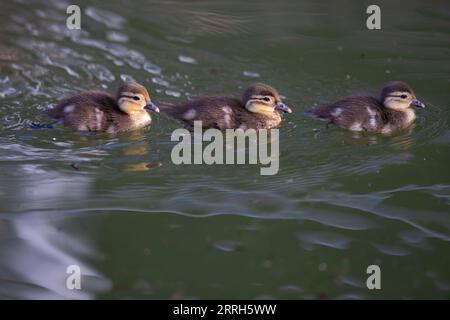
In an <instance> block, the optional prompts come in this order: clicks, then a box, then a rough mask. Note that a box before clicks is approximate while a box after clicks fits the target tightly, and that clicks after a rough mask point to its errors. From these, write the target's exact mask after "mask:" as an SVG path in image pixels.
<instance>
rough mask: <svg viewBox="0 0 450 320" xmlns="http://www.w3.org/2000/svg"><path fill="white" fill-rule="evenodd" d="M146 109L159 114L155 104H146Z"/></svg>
mask: <svg viewBox="0 0 450 320" xmlns="http://www.w3.org/2000/svg"><path fill="white" fill-rule="evenodd" d="M144 109H147V110H150V111H154V112H159V108H158V107H157V106H156V104H154V103H153V102H150V103H148V104H146V105H145V107H144Z"/></svg>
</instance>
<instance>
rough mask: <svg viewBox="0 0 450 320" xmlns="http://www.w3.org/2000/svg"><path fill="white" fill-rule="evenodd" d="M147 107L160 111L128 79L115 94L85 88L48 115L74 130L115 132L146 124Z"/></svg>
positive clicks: (146, 95) (63, 101)
mask: <svg viewBox="0 0 450 320" xmlns="http://www.w3.org/2000/svg"><path fill="white" fill-rule="evenodd" d="M146 109H147V110H152V111H155V112H159V109H158V107H156V106H155V105H154V104H153V103H152V102H151V99H150V96H149V94H148V92H147V89H145V87H144V86H142V85H140V84H138V83H134V82H127V83H124V84H122V85H121V86H120V87H119V88H118V89H117V92H116V96H115V97H113V96H112V95H111V94H109V93H107V92H102V91H84V92H80V93H78V94H76V95H74V96H72V97H69V98H67V99H64V100H62V101H61V102H60V103H59V104H58V105H56V106H55V107H54V108H51V109H49V110H48V111H47V114H48V115H49V116H50V117H52V118H55V119H58V120H60V121H61V122H62V123H63V124H64V125H66V126H68V127H70V128H71V129H73V130H77V131H105V132H108V133H118V132H124V131H129V130H135V129H139V128H142V127H145V126H148V125H149V124H150V123H151V121H152V119H151V117H150V115H149V114H148V112H147V111H146Z"/></svg>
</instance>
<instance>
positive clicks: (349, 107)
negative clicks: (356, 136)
mask: <svg viewBox="0 0 450 320" xmlns="http://www.w3.org/2000/svg"><path fill="white" fill-rule="evenodd" d="M312 114H313V115H314V116H316V117H318V118H320V119H327V120H329V121H330V122H331V123H333V124H336V125H338V126H339V127H342V128H346V129H349V130H353V131H363V130H369V131H373V130H377V129H378V127H379V126H380V125H382V123H383V106H382V105H381V103H380V102H379V101H378V100H377V99H376V98H374V97H370V96H352V97H348V98H345V99H342V100H339V101H336V102H333V103H331V104H329V105H325V106H322V107H318V108H316V109H314V110H312Z"/></svg>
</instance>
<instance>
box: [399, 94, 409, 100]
mask: <svg viewBox="0 0 450 320" xmlns="http://www.w3.org/2000/svg"><path fill="white" fill-rule="evenodd" d="M407 97H408V96H407V95H406V94H402V95H401V96H400V98H402V99H406V98H407Z"/></svg>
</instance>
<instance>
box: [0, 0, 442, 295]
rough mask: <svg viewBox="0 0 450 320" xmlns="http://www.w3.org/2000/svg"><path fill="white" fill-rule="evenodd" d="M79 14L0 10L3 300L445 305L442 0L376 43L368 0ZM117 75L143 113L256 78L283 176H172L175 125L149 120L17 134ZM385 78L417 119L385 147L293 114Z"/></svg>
mask: <svg viewBox="0 0 450 320" xmlns="http://www.w3.org/2000/svg"><path fill="white" fill-rule="evenodd" d="M78 3H79V5H80V6H81V9H82V20H81V24H82V29H81V30H80V31H71V30H68V29H66V27H65V19H66V17H67V16H66V14H65V10H66V8H67V6H68V5H69V4H70V3H69V2H65V1H56V0H54V1H30V2H28V1H19V0H17V1H3V2H2V3H1V4H0V30H1V31H0V177H1V183H0V199H1V201H0V239H1V242H0V297H1V298H6V299H9V298H33V299H44V298H58V299H60V298H78V299H88V298H97V299H99V298H100V299H104V298H120V299H125V298H150V299H153V298H181V299H185V298H186V299H187V298H249V299H252V298H274V299H285V298H290V299H298V298H313V299H315V298H327V299H334V298H447V299H448V298H450V271H449V270H450V255H449V252H450V210H449V207H450V206H449V204H450V203H449V200H450V179H449V178H450V175H449V171H448V163H449V160H450V149H449V142H450V130H449V126H448V124H449V120H450V118H449V111H448V110H449V109H448V106H449V105H450V91H449V85H450V76H449V75H450V63H449V56H450V41H449V40H450V37H449V34H450V4H449V3H448V2H447V1H433V2H430V1H425V0H422V1H419V0H414V1H409V2H408V5H407V6H405V5H404V3H403V2H392V1H389V2H388V1H382V2H380V4H379V5H380V6H381V8H382V30H381V31H369V30H367V29H366V27H365V19H366V17H367V15H366V14H365V10H366V8H367V6H368V5H369V4H371V3H369V2H367V1H366V2H364V1H363V2H361V1H356V0H354V1H342V2H336V1H322V2H320V3H319V2H317V1H312V0H308V1H302V2H298V1H285V2H283V3H276V2H273V1H259V2H258V4H256V3H253V2H248V3H247V2H246V3H242V1H234V0H233V1H226V2H225V1H224V2H213V1H196V2H185V1H142V0H140V1H132V2H130V1H114V2H103V1H102V2H100V1H97V2H94V1H79V2H78ZM129 79H135V80H136V81H139V82H141V83H143V84H144V85H145V86H146V87H147V88H148V89H149V91H150V92H151V94H152V97H153V100H154V101H156V102H157V101H161V100H164V101H171V102H181V101H184V100H186V99H191V98H193V97H195V96H199V95H202V94H207V93H220V92H230V93H235V94H240V92H241V91H242V90H243V88H244V87H245V86H246V85H248V84H249V83H252V82H256V81H261V82H267V83H270V84H271V85H273V86H274V87H275V88H277V89H278V90H279V91H280V93H281V94H282V95H283V96H284V97H285V102H286V103H288V104H289V105H290V106H292V108H293V109H294V110H295V112H294V113H293V114H290V115H288V116H286V117H285V119H284V121H283V123H282V125H281V128H280V153H281V156H280V171H279V173H278V174H277V175H275V176H260V175H259V167H258V166H250V165H247V166H245V165H240V166H206V165H197V166H194V165H190V166H188V165H182V166H175V165H174V164H172V162H171V159H170V152H171V150H172V147H173V146H174V143H173V142H170V135H171V133H172V131H173V130H174V129H176V128H177V127H179V124H178V123H176V122H174V121H171V120H169V119H167V118H165V117H164V116H159V115H153V119H154V124H153V125H152V126H151V127H150V128H148V129H144V130H139V131H136V132H133V133H126V134H122V135H118V136H108V135H101V134H100V135H91V134H82V133H74V132H70V131H68V130H66V129H64V128H61V127H57V128H55V129H51V130H50V129H49V130H33V129H30V124H31V123H32V122H44V123H45V122H46V121H48V119H47V118H46V117H45V116H44V115H43V113H42V112H43V111H44V110H45V109H46V108H48V107H49V106H51V105H53V104H54V103H55V102H56V101H58V100H59V99H61V98H62V97H64V96H66V95H68V94H71V93H73V92H76V91H77V90H82V89H91V88H96V89H104V90H109V91H113V90H115V88H116V87H117V86H118V84H119V83H120V82H121V81H124V80H129ZM393 79H397V80H403V81H406V82H408V83H409V84H410V85H411V86H412V87H413V88H414V89H415V91H416V93H417V95H418V97H419V98H420V99H421V100H423V101H424V102H425V103H426V104H427V106H428V108H427V109H425V110H421V111H420V112H419V113H418V119H417V121H416V122H415V124H414V125H413V126H412V127H411V128H409V129H407V130H404V131H402V132H399V133H398V134H395V135H393V136H390V137H380V136H366V135H354V134H350V133H347V132H344V131H342V130H340V129H337V128H329V129H326V128H325V126H324V124H323V123H322V122H317V121H315V120H313V119H310V118H308V117H306V116H305V115H304V111H306V110H308V109H309V108H311V107H312V106H315V105H317V104H320V103H323V102H326V101H329V100H332V99H336V98H338V97H341V96H343V95H346V94H349V93H351V92H360V91H367V92H370V93H372V94H376V95H377V94H378V91H379V89H380V87H381V86H382V84H383V83H384V82H386V81H389V80H393ZM71 264H76V265H78V266H80V267H81V270H82V274H83V278H82V290H80V291H77V290H74V291H70V290H68V289H66V287H65V280H66V277H67V274H66V268H67V266H69V265H71ZM371 264H377V265H379V266H380V267H381V270H382V290H378V291H377V290H372V291H371V290H368V289H367V288H366V286H365V281H366V278H367V274H366V268H367V266H369V265H371Z"/></svg>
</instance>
